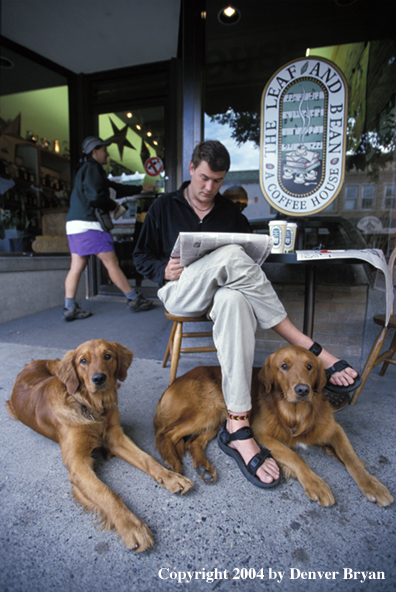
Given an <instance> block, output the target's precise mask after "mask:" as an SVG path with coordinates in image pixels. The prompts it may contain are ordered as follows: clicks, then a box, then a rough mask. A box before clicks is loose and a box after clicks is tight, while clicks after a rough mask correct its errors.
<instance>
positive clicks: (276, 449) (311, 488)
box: [260, 436, 335, 506]
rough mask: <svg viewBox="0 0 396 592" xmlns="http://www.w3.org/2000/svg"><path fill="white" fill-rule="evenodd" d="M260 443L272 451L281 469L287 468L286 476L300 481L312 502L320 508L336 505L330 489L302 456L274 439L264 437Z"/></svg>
mask: <svg viewBox="0 0 396 592" xmlns="http://www.w3.org/2000/svg"><path fill="white" fill-rule="evenodd" d="M260 443H261V444H263V445H264V446H265V447H266V448H268V450H270V451H271V454H272V456H273V457H274V459H275V460H276V462H277V463H279V464H280V466H281V468H283V469H284V468H285V467H286V470H285V469H284V472H285V474H286V476H288V475H290V476H291V477H293V479H298V481H299V482H300V483H301V485H302V486H303V488H304V491H305V493H306V494H307V496H308V497H309V498H310V499H311V500H313V501H315V502H318V504H319V505H320V506H332V505H333V504H334V502H335V499H334V496H333V494H332V493H331V489H330V487H329V486H328V485H327V483H326V482H325V481H323V479H322V478H321V477H319V476H318V475H316V473H314V472H313V471H312V469H310V468H309V466H308V465H307V463H306V462H305V461H304V460H303V459H302V458H301V456H299V455H298V454H297V453H296V452H294V451H293V450H291V449H290V448H288V447H287V446H285V445H284V444H282V443H281V442H279V440H275V439H274V438H268V437H265V436H264V438H262V439H260Z"/></svg>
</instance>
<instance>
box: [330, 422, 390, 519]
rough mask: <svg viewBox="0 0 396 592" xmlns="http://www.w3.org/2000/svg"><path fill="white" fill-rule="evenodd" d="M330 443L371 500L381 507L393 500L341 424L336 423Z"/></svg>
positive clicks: (361, 489) (364, 493)
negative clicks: (367, 467) (367, 465)
mask: <svg viewBox="0 0 396 592" xmlns="http://www.w3.org/2000/svg"><path fill="white" fill-rule="evenodd" d="M329 444H330V445H331V446H332V447H333V448H334V451H335V453H336V454H337V456H338V458H339V459H340V460H341V462H343V463H344V465H345V467H346V469H347V471H348V473H349V474H350V475H351V477H352V478H353V479H354V480H355V481H356V483H357V486H358V487H359V489H360V491H361V492H362V493H363V495H365V496H366V497H367V499H368V500H369V501H370V502H377V504H378V506H380V507H384V506H389V505H390V504H391V503H392V502H393V497H392V495H391V493H390V492H389V491H388V489H387V488H386V487H385V485H382V483H380V481H378V479H376V477H374V476H373V475H371V474H370V473H369V472H368V471H367V469H366V468H365V466H364V464H363V462H362V461H361V460H360V458H359V457H358V456H357V454H356V452H355V451H354V449H353V447H352V444H351V443H350V441H349V439H348V437H347V435H346V433H345V432H344V430H343V429H342V427H341V426H340V425H339V424H335V427H334V431H333V434H332V436H331V439H330V441H329Z"/></svg>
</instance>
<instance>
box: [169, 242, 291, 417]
mask: <svg viewBox="0 0 396 592" xmlns="http://www.w3.org/2000/svg"><path fill="white" fill-rule="evenodd" d="M158 297H159V298H160V300H161V301H162V302H163V304H164V306H165V308H166V310H167V311H168V312H170V313H171V314H175V315H181V316H191V317H195V316H202V315H205V314H206V315H207V316H208V317H209V318H210V319H211V320H212V321H213V323H214V325H213V339H214V343H215V346H216V349H217V357H218V359H219V362H220V366H221V371H222V377H223V383H222V388H223V394H224V398H225V402H226V405H227V409H230V410H232V411H238V412H243V411H248V410H249V409H250V408H251V398H250V387H251V375H252V367H253V361H254V349H255V333H256V329H257V327H259V328H261V329H268V328H271V327H274V326H275V325H277V324H278V323H280V322H281V321H283V320H284V319H285V318H286V316H287V315H286V311H285V309H284V307H283V305H282V303H281V302H280V300H279V298H278V296H277V295H276V293H275V291H274V289H273V287H272V285H271V283H270V282H269V280H268V279H267V277H266V276H265V274H264V272H263V271H262V269H261V268H260V267H259V266H258V265H257V264H256V263H254V261H253V260H252V259H251V258H250V257H249V256H248V255H247V254H246V253H245V251H244V249H243V247H241V246H240V245H227V246H225V247H220V248H219V249H216V250H215V251H213V252H212V253H209V255H206V256H205V257H203V258H202V259H199V260H198V261H195V262H194V263H192V264H191V265H189V266H188V267H186V268H184V270H183V272H182V274H181V276H180V278H179V280H177V281H172V282H168V283H167V284H165V286H163V287H162V288H161V289H160V290H159V291H158Z"/></svg>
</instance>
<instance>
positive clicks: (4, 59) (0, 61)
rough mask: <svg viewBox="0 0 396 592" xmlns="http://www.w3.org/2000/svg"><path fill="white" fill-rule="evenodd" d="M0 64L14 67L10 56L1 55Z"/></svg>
mask: <svg viewBox="0 0 396 592" xmlns="http://www.w3.org/2000/svg"><path fill="white" fill-rule="evenodd" d="M0 66H1V67H2V68H13V67H14V64H13V62H11V60H9V59H8V58H5V57H4V56H1V57H0Z"/></svg>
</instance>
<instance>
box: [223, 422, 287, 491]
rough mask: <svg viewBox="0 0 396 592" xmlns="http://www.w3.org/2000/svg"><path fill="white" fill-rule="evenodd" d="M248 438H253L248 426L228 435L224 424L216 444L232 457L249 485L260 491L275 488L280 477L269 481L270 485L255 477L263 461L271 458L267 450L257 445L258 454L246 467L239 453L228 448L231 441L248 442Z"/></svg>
mask: <svg viewBox="0 0 396 592" xmlns="http://www.w3.org/2000/svg"><path fill="white" fill-rule="evenodd" d="M250 438H254V435H253V431H252V429H251V428H249V427H248V426H245V427H243V428H240V429H239V430H237V431H236V432H234V433H233V434H230V432H229V431H228V430H227V428H226V424H224V425H223V427H222V428H221V430H220V432H219V433H218V435H217V442H218V444H219V446H220V448H221V450H222V451H223V452H225V453H226V454H228V456H232V458H233V459H234V460H236V462H237V464H238V467H239V468H240V469H241V471H242V473H243V475H244V476H245V477H246V479H247V480H248V481H250V483H253V485H255V486H256V487H260V488H262V489H268V488H269V487H275V485H278V483H279V481H280V477H279V478H278V479H274V480H273V481H271V483H264V482H263V481H260V479H259V478H258V477H256V472H257V470H258V469H259V468H260V467H261V465H262V464H263V463H264V462H265V460H266V459H267V458H272V454H271V453H270V451H269V450H268V449H267V448H265V446H261V444H258V443H257V445H258V446H259V447H260V452H258V453H257V454H255V455H254V456H253V458H251V459H250V461H249V462H248V464H247V465H246V464H245V462H244V460H243V458H242V456H241V455H240V454H239V452H238V451H237V450H235V449H234V448H230V447H229V446H228V444H229V443H230V442H232V441H233V440H249V439H250Z"/></svg>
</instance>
